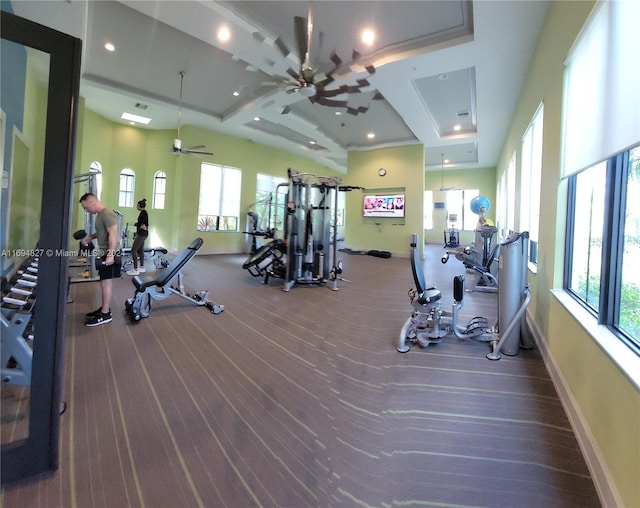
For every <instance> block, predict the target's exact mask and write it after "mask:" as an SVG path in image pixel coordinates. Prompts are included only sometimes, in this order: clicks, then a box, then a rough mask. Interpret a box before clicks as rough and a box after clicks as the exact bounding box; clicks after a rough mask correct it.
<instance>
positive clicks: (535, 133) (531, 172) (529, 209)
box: [520, 104, 544, 264]
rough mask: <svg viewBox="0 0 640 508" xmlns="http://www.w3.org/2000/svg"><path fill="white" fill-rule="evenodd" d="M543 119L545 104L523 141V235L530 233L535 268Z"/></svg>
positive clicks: (521, 210) (521, 205)
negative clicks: (526, 232) (524, 232)
mask: <svg viewBox="0 0 640 508" xmlns="http://www.w3.org/2000/svg"><path fill="white" fill-rule="evenodd" d="M543 118H544V105H542V104H541V105H540V107H539V108H538V111H536V114H535V115H534V116H533V119H532V120H531V123H530V124H529V127H527V130H526V132H525V133H524V136H523V138H522V168H521V172H520V174H521V180H520V231H528V232H529V262H531V263H533V264H537V263H538V236H539V235H538V231H539V227H538V225H539V222H540V198H541V196H540V180H541V178H542V124H543Z"/></svg>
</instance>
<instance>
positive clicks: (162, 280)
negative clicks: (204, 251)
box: [131, 238, 204, 291]
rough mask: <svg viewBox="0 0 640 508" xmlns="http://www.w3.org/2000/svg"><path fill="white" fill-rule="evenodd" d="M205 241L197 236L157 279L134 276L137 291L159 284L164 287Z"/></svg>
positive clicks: (133, 280)
mask: <svg viewBox="0 0 640 508" xmlns="http://www.w3.org/2000/svg"><path fill="white" fill-rule="evenodd" d="M203 243H204V241H203V240H202V238H196V239H195V240H193V241H192V242H191V243H190V244H189V245H188V246H187V248H186V249H184V250H183V251H182V252H181V253H180V254H179V255H178V257H176V258H175V259H174V260H173V261H172V262H171V263H170V264H169V266H167V267H166V268H165V269H164V270H162V272H161V274H160V276H159V277H158V278H157V279H153V278H151V277H150V276H148V275H147V276H145V277H144V278H143V277H140V276H139V275H136V276H135V277H133V279H132V280H131V282H133V285H134V286H135V287H136V290H137V291H144V290H145V289H146V288H148V287H152V286H158V287H163V286H165V285H166V284H168V283H169V282H171V280H172V279H173V278H174V277H175V276H176V275H178V273H179V272H180V270H182V269H183V268H184V267H185V265H186V264H187V263H188V262H189V261H191V258H193V256H195V255H196V253H197V252H198V251H199V250H200V248H201V247H202V244H203Z"/></svg>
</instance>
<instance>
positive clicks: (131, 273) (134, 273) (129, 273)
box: [125, 268, 140, 275]
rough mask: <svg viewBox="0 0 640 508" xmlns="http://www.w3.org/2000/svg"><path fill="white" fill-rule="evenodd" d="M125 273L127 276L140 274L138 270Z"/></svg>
mask: <svg viewBox="0 0 640 508" xmlns="http://www.w3.org/2000/svg"><path fill="white" fill-rule="evenodd" d="M125 273H126V274H127V275H140V272H139V271H138V270H134V269H133V268H132V269H131V270H127V271H126V272H125Z"/></svg>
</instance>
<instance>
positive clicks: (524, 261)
mask: <svg viewBox="0 0 640 508" xmlns="http://www.w3.org/2000/svg"><path fill="white" fill-rule="evenodd" d="M528 262H529V232H528V231H524V232H522V233H512V234H510V235H509V236H508V237H507V238H506V239H505V240H503V241H502V242H501V243H500V259H499V261H498V266H499V272H498V277H499V278H500V288H499V290H498V324H497V329H496V330H495V332H494V338H493V340H492V341H491V352H490V353H489V354H487V358H488V359H489V360H499V359H500V353H503V354H505V355H508V356H514V355H517V354H518V353H519V352H520V348H522V349H531V348H532V347H533V341H532V339H531V336H530V334H529V329H528V328H527V322H526V316H525V311H526V310H527V307H528V306H529V303H530V302H531V291H530V290H529V284H528V282H527V265H528Z"/></svg>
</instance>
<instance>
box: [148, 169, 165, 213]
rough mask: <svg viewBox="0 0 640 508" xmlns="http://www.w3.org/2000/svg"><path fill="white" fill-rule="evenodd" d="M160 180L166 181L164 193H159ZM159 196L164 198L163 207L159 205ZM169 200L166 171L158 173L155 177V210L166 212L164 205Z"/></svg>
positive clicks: (153, 205) (153, 204)
mask: <svg viewBox="0 0 640 508" xmlns="http://www.w3.org/2000/svg"><path fill="white" fill-rule="evenodd" d="M158 180H164V189H163V190H162V192H160V191H158ZM158 196H162V206H159V205H158ZM166 199H167V173H165V172H164V171H156V174H155V175H153V203H152V205H151V206H152V207H153V209H154V210H164V205H165V203H166Z"/></svg>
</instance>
